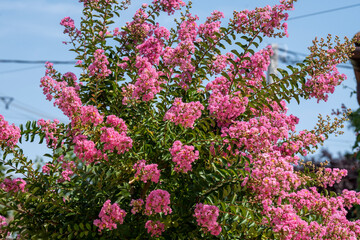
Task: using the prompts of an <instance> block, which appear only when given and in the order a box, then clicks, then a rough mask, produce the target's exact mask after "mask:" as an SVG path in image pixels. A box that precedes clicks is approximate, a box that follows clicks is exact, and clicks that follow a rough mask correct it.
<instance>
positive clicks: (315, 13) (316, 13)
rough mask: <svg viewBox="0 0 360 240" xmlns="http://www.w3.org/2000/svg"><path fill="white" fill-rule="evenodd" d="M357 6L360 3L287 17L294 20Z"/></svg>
mask: <svg viewBox="0 0 360 240" xmlns="http://www.w3.org/2000/svg"><path fill="white" fill-rule="evenodd" d="M358 6H360V4H353V5H349V6H344V7H340V8H333V9H329V10H325V11H320V12H314V13H309V14H305V15H301V16H297V17H291V18H289V19H288V21H291V20H295V19H300V18H306V17H311V16H316V15H320V14H324V13H329V12H335V11H340V10H343V9H347V8H352V7H358Z"/></svg>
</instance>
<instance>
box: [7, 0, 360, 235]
mask: <svg viewBox="0 0 360 240" xmlns="http://www.w3.org/2000/svg"><path fill="white" fill-rule="evenodd" d="M81 2H82V3H83V5H84V10H83V17H82V20H81V23H80V24H79V26H76V25H75V23H74V21H73V20H72V19H71V18H70V17H65V18H64V19H63V20H62V21H61V25H63V26H64V28H65V30H64V32H65V33H66V34H67V35H68V36H69V38H70V40H69V41H68V42H66V43H67V44H68V46H72V47H71V49H70V50H71V51H73V52H74V53H76V59H77V60H78V62H77V64H76V66H77V67H78V68H79V69H81V70H82V73H81V74H80V75H79V76H76V75H75V74H74V73H71V72H67V73H65V74H61V73H59V72H58V71H56V70H55V68H54V66H53V64H51V63H47V64H46V73H45V76H44V77H43V78H41V87H42V89H43V91H44V95H45V96H46V98H47V99H48V100H49V101H52V102H53V103H54V105H55V106H56V107H58V108H59V109H61V110H62V111H63V113H64V114H65V115H66V116H67V117H68V118H69V120H70V122H69V124H64V123H60V122H59V121H58V120H52V121H50V120H43V119H40V120H39V121H34V122H28V123H27V124H26V125H24V126H20V128H18V127H16V126H14V125H10V124H9V123H8V122H7V121H5V120H4V118H3V117H2V116H1V117H0V129H1V131H0V144H1V149H2V151H3V158H2V161H3V163H4V164H5V166H6V167H7V172H6V175H5V177H4V178H3V179H2V180H1V185H0V187H1V190H0V204H1V210H0V211H1V214H2V217H1V224H0V225H1V234H2V237H3V238H5V237H6V236H13V237H15V236H17V238H18V239H150V238H159V239H212V238H214V239H216V238H220V239H356V238H357V236H359V234H360V221H359V220H358V221H349V220H347V219H346V214H347V211H348V209H350V208H351V207H352V206H353V205H356V204H359V203H360V195H359V194H358V193H356V192H354V191H349V190H344V191H342V192H341V193H334V192H331V191H327V190H326V187H327V186H332V185H333V184H334V183H335V182H337V181H339V180H340V179H341V178H342V177H344V176H345V175H346V170H339V169H330V168H318V170H317V171H315V172H314V171H295V170H294V166H296V165H298V164H300V163H301V159H302V156H305V155H306V154H307V152H308V151H311V150H312V149H313V148H314V147H316V146H317V145H318V144H321V143H322V142H323V141H324V140H325V139H326V138H327V137H328V134H331V133H337V131H338V130H337V128H338V127H340V126H341V125H342V122H343V121H344V120H345V119H346V117H347V114H348V111H344V112H343V116H341V117H338V118H336V119H333V120H331V119H327V118H322V117H320V118H319V123H318V125H317V126H316V127H315V128H314V129H312V130H303V131H296V130H295V127H296V125H297V123H298V121H299V119H298V118H297V117H295V116H293V115H287V114H286V112H287V107H286V102H289V101H291V100H293V99H295V100H296V101H299V100H300V99H309V98H316V99H318V101H321V100H324V101H326V100H327V97H328V94H329V93H332V92H333V91H334V87H335V86H337V85H339V84H340V83H341V82H342V81H343V80H344V79H345V76H344V75H343V74H340V73H339V72H338V71H337V69H336V65H337V64H338V63H341V62H345V61H347V59H348V54H349V53H350V52H351V50H352V48H351V46H352V44H353V43H352V41H350V40H348V39H346V38H345V39H344V40H340V39H339V38H338V37H335V38H332V37H331V36H329V37H328V38H327V39H319V40H317V39H315V40H314V42H313V45H312V46H311V47H310V48H309V50H310V55H309V56H308V57H307V58H306V59H305V60H304V61H303V62H302V63H299V64H296V66H288V67H287V69H286V70H280V69H279V72H280V74H281V77H277V76H275V75H272V78H273V80H274V81H273V83H271V84H267V83H266V79H265V74H264V72H265V71H266V69H267V67H268V65H269V59H270V56H271V54H272V49H271V47H266V48H264V49H259V46H260V45H259V44H260V43H261V42H262V40H263V38H264V37H268V38H277V37H284V36H286V35H287V25H286V23H285V21H286V19H287V18H288V13H287V12H288V11H290V10H292V9H293V4H294V2H295V1H294V0H281V1H280V3H279V4H278V5H275V6H272V7H270V6H266V7H263V8H256V9H255V10H251V11H249V10H243V11H234V14H233V17H232V18H230V20H229V22H228V23H226V24H225V23H222V21H223V18H224V15H223V13H221V12H219V11H214V12H213V13H211V14H209V17H208V18H207V19H206V21H205V22H202V23H200V22H199V19H198V17H197V16H196V15H194V14H193V13H191V12H190V11H191V3H190V2H188V3H185V2H183V1H181V0H154V1H153V2H152V4H149V5H147V4H143V5H142V7H141V8H140V9H139V10H138V11H136V13H135V15H134V17H133V18H132V19H131V20H130V21H129V22H127V23H126V25H125V26H124V27H121V28H119V27H116V25H115V24H114V21H116V20H117V18H118V17H120V14H121V11H123V10H126V8H127V6H128V5H129V2H127V1H126V2H121V3H119V2H117V1H115V0H83V1H81ZM175 11H180V12H181V13H180V15H181V18H180V19H179V20H175V27H174V28H172V29H167V28H165V27H163V26H161V23H159V22H157V20H156V19H157V18H158V16H159V15H160V14H163V15H172V14H174V12H175ZM22 141H31V142H33V141H36V142H37V141H40V142H42V141H46V144H47V146H48V148H49V149H50V150H51V154H45V157H47V161H46V162H47V163H46V165H44V166H43V167H42V169H36V168H35V167H34V162H33V161H32V160H31V159H29V158H27V157H26V156H25V155H24V154H23V151H22V149H21V148H20V147H19V146H18V143H19V142H22ZM9 215H12V217H11V220H9V219H6V218H5V217H7V216H9Z"/></svg>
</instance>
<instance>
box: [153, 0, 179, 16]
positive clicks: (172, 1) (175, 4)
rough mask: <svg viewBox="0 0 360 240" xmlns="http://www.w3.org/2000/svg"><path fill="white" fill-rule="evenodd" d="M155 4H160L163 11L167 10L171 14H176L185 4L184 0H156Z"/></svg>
mask: <svg viewBox="0 0 360 240" xmlns="http://www.w3.org/2000/svg"><path fill="white" fill-rule="evenodd" d="M153 4H155V5H156V6H158V7H159V8H160V9H161V10H162V11H164V12H167V13H168V14H169V15H171V14H174V13H175V10H179V9H180V8H181V7H183V6H185V2H183V1H182V0H154V1H153Z"/></svg>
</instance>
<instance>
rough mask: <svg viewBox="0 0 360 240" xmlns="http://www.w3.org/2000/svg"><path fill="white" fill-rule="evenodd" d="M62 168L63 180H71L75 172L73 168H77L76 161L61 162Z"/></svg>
mask: <svg viewBox="0 0 360 240" xmlns="http://www.w3.org/2000/svg"><path fill="white" fill-rule="evenodd" d="M61 168H62V170H63V171H62V172H61V176H62V179H61V181H70V180H71V176H72V175H73V174H74V171H73V170H74V168H75V163H74V162H73V161H70V162H65V161H63V162H62V164H61Z"/></svg>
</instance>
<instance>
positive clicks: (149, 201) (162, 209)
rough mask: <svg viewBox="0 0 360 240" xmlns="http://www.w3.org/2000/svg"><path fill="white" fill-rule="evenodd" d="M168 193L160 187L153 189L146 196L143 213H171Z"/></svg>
mask: <svg viewBox="0 0 360 240" xmlns="http://www.w3.org/2000/svg"><path fill="white" fill-rule="evenodd" d="M169 204H170V194H169V193H168V192H167V191H165V190H161V189H157V190H153V191H152V192H150V194H149V196H148V197H147V198H146V205H145V214H146V215H153V214H156V213H164V214H165V215H167V214H171V212H172V210H171V208H170V207H169Z"/></svg>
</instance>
